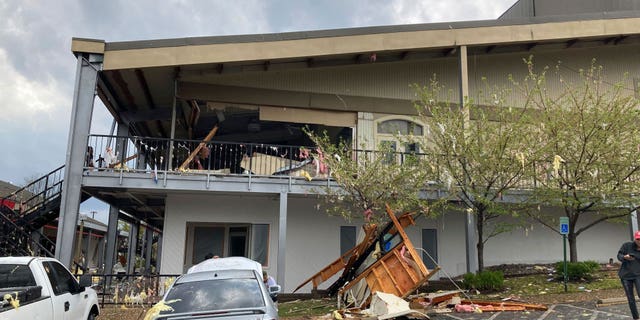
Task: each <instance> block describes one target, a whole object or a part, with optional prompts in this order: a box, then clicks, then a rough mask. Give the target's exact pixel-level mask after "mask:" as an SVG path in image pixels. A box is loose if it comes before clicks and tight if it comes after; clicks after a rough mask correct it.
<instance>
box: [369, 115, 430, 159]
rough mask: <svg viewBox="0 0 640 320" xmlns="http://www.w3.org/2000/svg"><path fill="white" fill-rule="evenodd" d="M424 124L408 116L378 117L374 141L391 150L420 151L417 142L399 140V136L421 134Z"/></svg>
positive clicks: (422, 133)
mask: <svg viewBox="0 0 640 320" xmlns="http://www.w3.org/2000/svg"><path fill="white" fill-rule="evenodd" d="M423 135H424V126H423V125H422V124H419V123H417V122H415V121H413V120H411V119H410V118H409V117H404V116H394V117H385V118H382V119H379V120H378V121H377V122H376V143H377V145H378V146H384V147H390V148H391V150H393V151H396V152H404V153H417V152H420V150H419V146H418V144H417V143H408V142H401V141H399V140H398V137H399V136H400V137H401V136H419V137H421V136H423Z"/></svg>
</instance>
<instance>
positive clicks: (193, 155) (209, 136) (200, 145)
mask: <svg viewBox="0 0 640 320" xmlns="http://www.w3.org/2000/svg"><path fill="white" fill-rule="evenodd" d="M217 131H218V125H217V124H216V125H215V126H214V127H213V129H211V131H209V134H207V136H206V137H205V138H204V139H203V140H202V142H200V144H198V146H197V147H196V148H195V149H194V150H193V151H191V154H189V156H188V157H187V160H185V161H184V162H183V163H182V164H181V165H180V167H178V170H179V171H182V170H184V169H186V168H187V166H188V165H189V163H191V161H193V158H195V157H196V155H197V154H198V152H200V149H202V148H203V147H204V146H205V145H206V144H207V143H208V142H209V141H210V140H211V138H213V136H214V135H215V134H216V132H217Z"/></svg>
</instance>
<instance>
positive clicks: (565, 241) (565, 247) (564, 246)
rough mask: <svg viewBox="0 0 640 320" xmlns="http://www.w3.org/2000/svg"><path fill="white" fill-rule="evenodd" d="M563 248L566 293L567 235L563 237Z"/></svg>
mask: <svg viewBox="0 0 640 320" xmlns="http://www.w3.org/2000/svg"><path fill="white" fill-rule="evenodd" d="M562 248H563V254H564V292H567V235H566V234H563V235H562Z"/></svg>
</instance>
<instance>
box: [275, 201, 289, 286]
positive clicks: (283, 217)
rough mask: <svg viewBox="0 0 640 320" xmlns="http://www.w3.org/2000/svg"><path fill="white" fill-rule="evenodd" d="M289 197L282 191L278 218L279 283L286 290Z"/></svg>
mask: <svg viewBox="0 0 640 320" xmlns="http://www.w3.org/2000/svg"><path fill="white" fill-rule="evenodd" d="M287 199H288V194H287V193H286V192H280V214H279V219H278V279H277V281H278V284H280V286H282V290H285V289H284V288H285V283H284V278H285V263H286V251H287Z"/></svg>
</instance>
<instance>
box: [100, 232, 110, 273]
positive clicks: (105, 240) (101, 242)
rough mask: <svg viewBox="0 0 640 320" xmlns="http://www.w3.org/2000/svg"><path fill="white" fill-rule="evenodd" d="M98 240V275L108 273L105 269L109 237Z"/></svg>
mask: <svg viewBox="0 0 640 320" xmlns="http://www.w3.org/2000/svg"><path fill="white" fill-rule="evenodd" d="M97 239H98V260H97V263H98V265H97V267H98V273H106V272H104V270H103V269H104V247H105V246H106V244H107V237H102V238H100V237H98V238H97ZM100 270H102V271H100ZM109 273H111V272H109Z"/></svg>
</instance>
